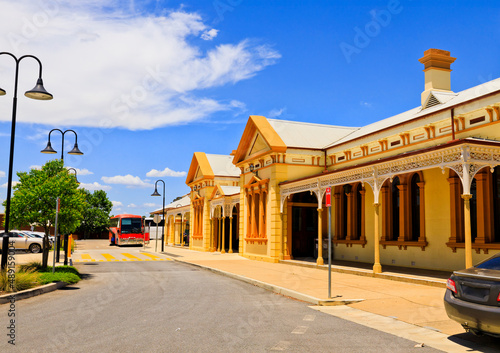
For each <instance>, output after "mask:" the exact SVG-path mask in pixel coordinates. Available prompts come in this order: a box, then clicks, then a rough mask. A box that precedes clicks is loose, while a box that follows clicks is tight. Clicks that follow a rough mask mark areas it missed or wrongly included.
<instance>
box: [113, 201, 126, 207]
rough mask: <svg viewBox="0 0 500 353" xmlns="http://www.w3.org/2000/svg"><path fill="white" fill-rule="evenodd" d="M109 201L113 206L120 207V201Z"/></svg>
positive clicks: (121, 204)
mask: <svg viewBox="0 0 500 353" xmlns="http://www.w3.org/2000/svg"><path fill="white" fill-rule="evenodd" d="M111 203H112V204H113V207H122V206H123V203H122V202H120V201H111Z"/></svg>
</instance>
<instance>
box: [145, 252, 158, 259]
mask: <svg viewBox="0 0 500 353" xmlns="http://www.w3.org/2000/svg"><path fill="white" fill-rule="evenodd" d="M141 255H144V256H148V257H150V258H151V259H152V260H160V259H161V257H159V256H156V255H153V254H147V253H144V252H141Z"/></svg>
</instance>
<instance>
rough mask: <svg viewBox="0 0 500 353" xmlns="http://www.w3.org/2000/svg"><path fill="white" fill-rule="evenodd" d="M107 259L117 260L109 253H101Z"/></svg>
mask: <svg viewBox="0 0 500 353" xmlns="http://www.w3.org/2000/svg"><path fill="white" fill-rule="evenodd" d="M101 255H102V256H104V258H105V259H106V260H107V261H118V260H117V259H116V257H114V256H113V255H111V254H101Z"/></svg>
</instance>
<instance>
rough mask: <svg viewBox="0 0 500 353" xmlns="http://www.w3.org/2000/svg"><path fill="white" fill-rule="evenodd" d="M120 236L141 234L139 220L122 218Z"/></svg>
mask: <svg viewBox="0 0 500 353" xmlns="http://www.w3.org/2000/svg"><path fill="white" fill-rule="evenodd" d="M121 231H122V234H136V233H141V232H142V222H141V219H140V218H122V225H121Z"/></svg>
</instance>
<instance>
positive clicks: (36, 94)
mask: <svg viewBox="0 0 500 353" xmlns="http://www.w3.org/2000/svg"><path fill="white" fill-rule="evenodd" d="M1 55H8V56H10V57H12V58H13V59H14V60H15V62H16V70H15V79H14V96H13V100H12V124H11V132H10V154H9V172H8V180H7V199H6V204H5V234H4V236H3V241H2V259H1V262H0V267H1V268H2V269H4V268H5V267H6V266H7V257H8V250H9V226H10V224H9V221H10V199H11V193H12V171H13V163H14V142H15V134H16V118H17V86H18V81H19V64H20V62H21V60H23V59H26V58H32V59H34V60H36V61H37V62H38V66H39V71H38V80H37V82H36V85H35V87H34V88H33V89H31V90H29V91H27V92H25V93H24V95H25V96H26V97H28V98H31V99H37V100H51V99H52V98H53V96H52V94H50V93H49V92H47V91H46V90H45V88H44V87H43V80H42V62H41V61H40V60H39V59H38V58H37V57H36V56H33V55H23V56H21V57H20V58H17V57H16V56H15V55H14V54H12V53H9V52H0V56H1ZM5 94H6V91H5V90H3V89H2V88H0V96H4V95H5Z"/></svg>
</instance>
